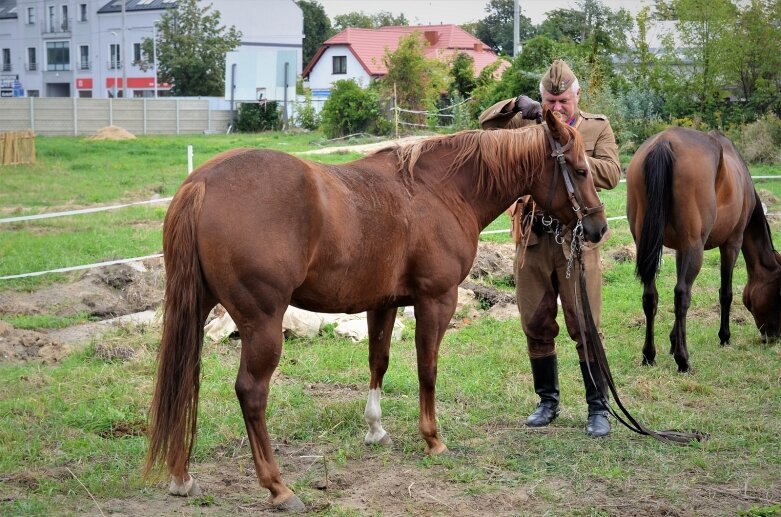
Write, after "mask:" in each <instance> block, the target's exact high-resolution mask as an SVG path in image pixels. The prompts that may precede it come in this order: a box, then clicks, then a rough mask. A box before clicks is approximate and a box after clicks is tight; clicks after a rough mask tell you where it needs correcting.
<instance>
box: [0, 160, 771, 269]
mask: <svg viewBox="0 0 781 517" xmlns="http://www.w3.org/2000/svg"><path fill="white" fill-rule="evenodd" d="M751 178H752V179H781V175H776V176H752V177H751ZM625 181H626V180H621V182H625ZM171 199H173V198H171V197H167V198H160V199H150V200H148V201H137V202H134V203H124V204H121V205H111V206H102V207H95V208H85V209H81V210H70V211H67V212H51V213H48V214H37V215H31V216H21V217H11V218H7V219H0V224H2V223H11V222H20V221H30V220H36V219H47V218H52V217H63V216H70V215H81V214H88V213H95V212H102V211H106V210H115V209H118V208H125V207H128V206H135V205H143V204H149V203H163V202H168V201H171ZM767 215H768V216H769V217H777V216H781V213H777V214H776V213H773V214H767ZM623 219H626V216H625V215H619V216H615V217H608V218H607V220H608V221H620V220H623ZM509 232H510V229H509V228H507V229H503V230H485V231H482V232H480V235H491V234H497V233H509ZM162 256H163V255H162V253H157V254H155V255H146V256H143V257H134V258H128V259H120V260H110V261H108V262H96V263H93V264H85V265H82V266H70V267H63V268H58V269H49V270H46V271H35V272H33V273H20V274H18V275H7V276H0V280H12V279H17V278H27V277H33V276H40V275H45V274H48V273H66V272H68V271H79V270H83V269H92V268H98V267H105V266H112V265H115V264H127V263H128V262H138V261H141V260H147V259H152V258H158V257H162Z"/></svg>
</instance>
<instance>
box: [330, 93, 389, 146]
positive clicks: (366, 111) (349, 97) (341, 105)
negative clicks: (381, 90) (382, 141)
mask: <svg viewBox="0 0 781 517" xmlns="http://www.w3.org/2000/svg"><path fill="white" fill-rule="evenodd" d="M320 116H321V124H322V127H323V131H324V132H325V134H326V136H327V137H328V138H337V137H340V136H346V135H352V134H355V133H363V132H367V133H378V130H379V127H380V124H378V121H379V119H380V118H381V117H380V109H379V98H378V97H377V93H376V92H374V91H373V90H370V89H368V90H365V89H363V88H361V87H360V86H359V85H358V83H356V82H355V81H354V80H352V79H342V80H339V81H336V82H335V83H334V85H333V88H332V89H331V95H330V96H329V97H328V100H327V101H325V104H324V105H323V110H322V111H321V112H320Z"/></svg>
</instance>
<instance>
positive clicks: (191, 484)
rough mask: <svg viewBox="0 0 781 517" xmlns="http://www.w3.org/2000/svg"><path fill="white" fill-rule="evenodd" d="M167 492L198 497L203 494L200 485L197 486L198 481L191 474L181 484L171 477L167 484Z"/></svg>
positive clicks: (180, 495)
mask: <svg viewBox="0 0 781 517" xmlns="http://www.w3.org/2000/svg"><path fill="white" fill-rule="evenodd" d="M168 493H169V494H171V495H175V496H179V497H200V496H202V495H203V492H202V491H201V487H200V486H198V482H197V481H196V480H195V478H194V477H192V476H190V479H188V480H187V481H185V482H184V483H183V484H179V483H177V482H176V480H175V479H173V478H171V484H170V485H168Z"/></svg>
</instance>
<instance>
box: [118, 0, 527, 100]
mask: <svg viewBox="0 0 781 517" xmlns="http://www.w3.org/2000/svg"><path fill="white" fill-rule="evenodd" d="M516 1H518V0H516ZM126 3H127V0H122V52H121V54H120V55H121V56H122V98H124V99H127V67H126V66H125V63H126V62H127V55H128V54H127V37H126V36H125V4H126Z"/></svg>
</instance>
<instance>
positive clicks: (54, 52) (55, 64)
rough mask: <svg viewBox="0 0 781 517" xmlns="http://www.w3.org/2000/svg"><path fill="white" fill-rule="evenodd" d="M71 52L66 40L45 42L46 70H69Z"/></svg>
mask: <svg viewBox="0 0 781 517" xmlns="http://www.w3.org/2000/svg"><path fill="white" fill-rule="evenodd" d="M70 69H71V52H70V43H69V42H67V41H48V42H46V70H70Z"/></svg>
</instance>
